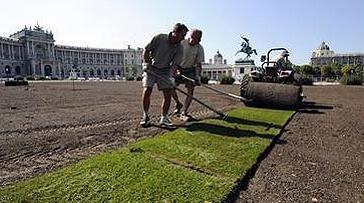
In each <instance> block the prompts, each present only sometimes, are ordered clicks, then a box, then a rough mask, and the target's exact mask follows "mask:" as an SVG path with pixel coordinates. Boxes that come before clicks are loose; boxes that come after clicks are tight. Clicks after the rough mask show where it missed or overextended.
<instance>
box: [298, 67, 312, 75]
mask: <svg viewBox="0 0 364 203" xmlns="http://www.w3.org/2000/svg"><path fill="white" fill-rule="evenodd" d="M301 73H302V74H303V75H314V74H315V70H314V68H313V67H312V66H310V65H303V66H301Z"/></svg>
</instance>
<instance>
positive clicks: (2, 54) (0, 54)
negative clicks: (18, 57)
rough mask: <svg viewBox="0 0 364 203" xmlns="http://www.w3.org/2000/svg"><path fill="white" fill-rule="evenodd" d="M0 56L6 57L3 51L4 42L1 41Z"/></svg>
mask: <svg viewBox="0 0 364 203" xmlns="http://www.w3.org/2000/svg"><path fill="white" fill-rule="evenodd" d="M0 51H1V52H0V58H4V53H3V51H4V48H3V44H2V43H1V44H0Z"/></svg>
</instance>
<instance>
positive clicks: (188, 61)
mask: <svg viewBox="0 0 364 203" xmlns="http://www.w3.org/2000/svg"><path fill="white" fill-rule="evenodd" d="M181 45H182V48H183V55H182V61H181V64H180V66H181V67H182V68H192V67H196V65H197V64H198V63H202V62H204V61H205V53H204V50H203V47H202V46H201V45H200V44H196V45H194V46H192V45H190V44H189V43H188V40H186V39H185V40H183V41H182V42H181Z"/></svg>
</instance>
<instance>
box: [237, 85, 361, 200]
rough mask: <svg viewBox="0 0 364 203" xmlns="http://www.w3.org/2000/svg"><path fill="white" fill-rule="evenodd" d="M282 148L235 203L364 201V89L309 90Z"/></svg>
mask: <svg viewBox="0 0 364 203" xmlns="http://www.w3.org/2000/svg"><path fill="white" fill-rule="evenodd" d="M304 91H305V94H306V95H307V100H308V101H310V102H315V103H311V104H310V102H308V104H307V107H306V108H305V109H302V110H300V111H298V112H297V114H296V115H295V116H294V117H293V119H292V120H291V122H290V123H289V124H288V125H287V126H286V128H285V129H284V131H283V133H282V135H281V138H280V140H279V142H278V143H276V144H275V146H274V147H273V149H272V150H271V151H270V153H269V154H268V155H267V157H265V159H264V160H263V161H262V162H261V163H260V165H259V167H258V169H257V170H256V172H255V175H254V177H253V178H252V179H251V180H250V181H249V183H248V184H247V185H246V186H245V188H242V189H241V191H240V194H239V198H238V200H237V201H236V202H364V87H363V86H361V87H349V86H313V87H305V88H304Z"/></svg>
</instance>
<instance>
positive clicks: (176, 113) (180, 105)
mask: <svg viewBox="0 0 364 203" xmlns="http://www.w3.org/2000/svg"><path fill="white" fill-rule="evenodd" d="M182 107H183V105H182V104H181V103H177V105H176V109H175V110H174V111H173V115H179V114H181V110H182Z"/></svg>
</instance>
